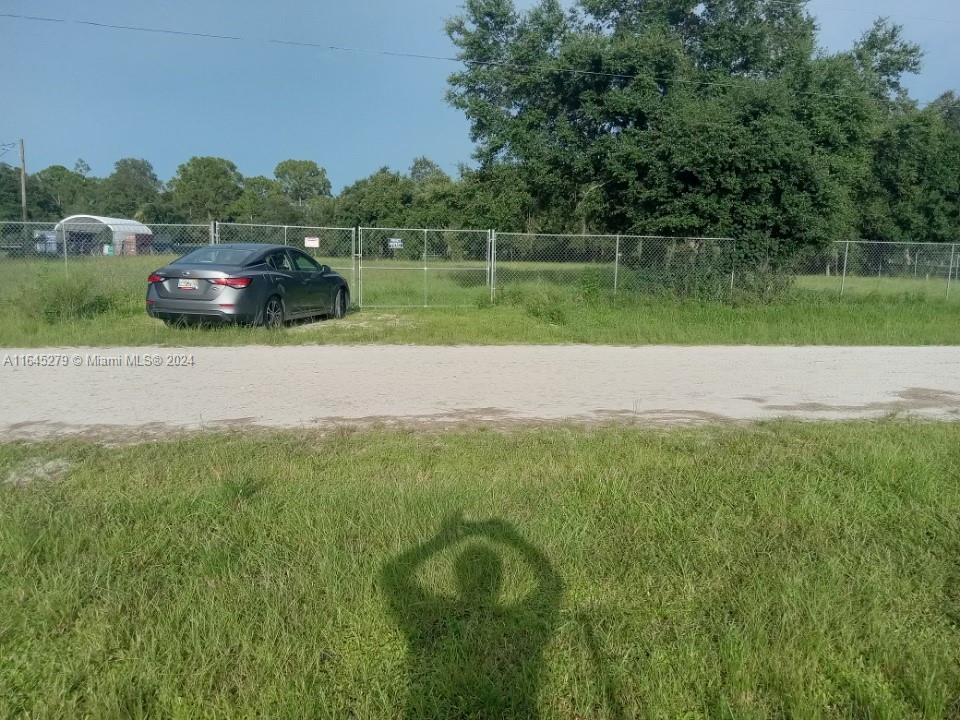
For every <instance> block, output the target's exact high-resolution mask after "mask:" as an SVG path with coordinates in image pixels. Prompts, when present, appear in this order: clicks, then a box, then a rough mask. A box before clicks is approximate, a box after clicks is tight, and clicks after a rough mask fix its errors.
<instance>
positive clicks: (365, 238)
mask: <svg viewBox="0 0 960 720" xmlns="http://www.w3.org/2000/svg"><path fill="white" fill-rule="evenodd" d="M491 235H492V233H491V231H489V230H439V229H432V228H360V231H359V263H358V270H359V306H360V307H370V308H400V307H471V306H473V307H475V306H476V305H477V304H478V303H479V302H481V301H484V300H486V299H487V297H488V293H489V287H490V277H491Z"/></svg>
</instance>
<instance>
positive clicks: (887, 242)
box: [833, 239, 960, 248]
mask: <svg viewBox="0 0 960 720" xmlns="http://www.w3.org/2000/svg"><path fill="white" fill-rule="evenodd" d="M847 243H850V244H851V245H914V246H915V245H925V246H931V247H942V248H948V247H950V246H952V245H956V244H958V243H960V239H958V240H950V241H944V242H921V241H917V240H834V241H833V244H834V245H846V244H847Z"/></svg>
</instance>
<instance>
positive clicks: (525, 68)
mask: <svg viewBox="0 0 960 720" xmlns="http://www.w3.org/2000/svg"><path fill="white" fill-rule="evenodd" d="M774 1H777V0H768V2H774ZM780 4H787V3H780ZM0 17H4V18H10V19H14V20H28V21H34V22H50V23H73V24H75V25H83V26H87V27H94V28H101V29H107V30H123V31H128V32H143V33H151V34H160V35H175V36H180V37H193V38H199V39H205V40H226V41H233V42H244V41H246V42H258V43H263V42H266V43H267V44H271V45H285V46H293V47H309V48H317V49H320V50H326V51H329V52H342V53H355V54H367V55H379V56H383V57H402V58H411V59H416V60H432V61H441V62H450V63H457V64H464V65H473V66H477V67H499V68H503V69H506V70H515V71H517V72H526V73H531V74H532V73H533V72H538V73H563V74H569V75H578V76H586V77H603V78H608V79H613V80H654V81H656V82H662V83H677V84H686V85H699V86H705V87H720V88H736V87H739V85H738V84H737V83H733V82H719V81H716V80H697V79H690V78H678V77H662V76H656V75H633V74H626V73H613V72H603V71H599V70H581V69H579V68H570V67H552V66H545V65H539V66H538V65H528V64H521V63H512V62H504V61H498V60H466V59H463V58H458V57H452V56H447V55H427V54H422V53H411V52H403V51H397V50H377V49H371V48H356V47H345V46H340V45H327V44H324V43H316V42H308V41H298V40H281V39H274V38H271V39H267V40H262V39H258V38H249V37H248V38H244V37H240V36H236V35H218V34H214V33H201V32H192V31H186V30H171V29H167V28H154V27H145V26H138V25H117V24H113V23H103V22H95V21H92V20H71V19H67V18H54V17H40V16H36V15H20V14H16V13H0ZM794 92H796V93H797V94H798V95H806V96H809V97H826V98H834V99H859V98H860V97H862V96H860V95H851V94H849V93H828V92H819V91H816V90H795V91H794ZM930 104H932V103H926V104H925V105H927V106H928V105H930ZM958 104H960V103H958Z"/></svg>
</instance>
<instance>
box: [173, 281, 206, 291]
mask: <svg viewBox="0 0 960 720" xmlns="http://www.w3.org/2000/svg"><path fill="white" fill-rule="evenodd" d="M177 288H179V289H180V290H198V289H199V288H200V284H199V283H198V282H197V281H196V280H184V279H180V280H177Z"/></svg>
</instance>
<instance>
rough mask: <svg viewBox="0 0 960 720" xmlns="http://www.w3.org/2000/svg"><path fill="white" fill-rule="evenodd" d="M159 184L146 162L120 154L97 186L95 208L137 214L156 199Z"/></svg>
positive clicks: (150, 166)
mask: <svg viewBox="0 0 960 720" xmlns="http://www.w3.org/2000/svg"><path fill="white" fill-rule="evenodd" d="M161 188H162V184H161V182H160V180H159V179H158V178H157V174H156V173H155V172H154V170H153V166H152V165H151V164H150V163H149V162H147V161H146V160H143V159H140V158H122V159H120V160H118V161H117V162H116V164H115V165H114V169H113V172H112V173H111V174H110V175H109V176H107V177H106V178H104V180H103V181H102V182H101V183H99V185H98V187H97V192H96V201H95V202H96V206H97V210H98V211H99V212H100V213H101V214H103V215H111V216H118V217H129V218H140V217H141V216H142V210H143V209H144V207H145V206H147V205H148V204H150V203H152V202H155V201H156V199H157V195H158V194H159V193H160V190H161Z"/></svg>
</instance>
